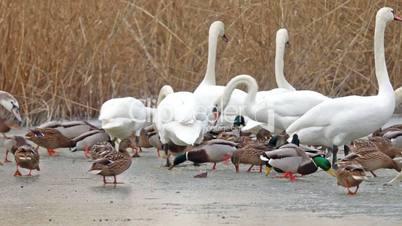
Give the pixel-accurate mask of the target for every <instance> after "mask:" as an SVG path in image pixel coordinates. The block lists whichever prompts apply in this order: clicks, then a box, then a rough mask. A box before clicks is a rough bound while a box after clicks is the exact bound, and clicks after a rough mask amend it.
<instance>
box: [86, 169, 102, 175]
mask: <svg viewBox="0 0 402 226" xmlns="http://www.w3.org/2000/svg"><path fill="white" fill-rule="evenodd" d="M100 172H102V170H88V173H90V174H95V175H97V174H99V173H100Z"/></svg>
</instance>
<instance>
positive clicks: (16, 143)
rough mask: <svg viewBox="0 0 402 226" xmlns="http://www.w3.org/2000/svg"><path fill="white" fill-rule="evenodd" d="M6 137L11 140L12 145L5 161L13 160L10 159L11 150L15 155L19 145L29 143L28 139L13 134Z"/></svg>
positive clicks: (7, 151)
mask: <svg viewBox="0 0 402 226" xmlns="http://www.w3.org/2000/svg"><path fill="white" fill-rule="evenodd" d="M5 139H7V140H9V141H10V142H11V144H12V146H11V147H9V149H7V150H6V154H5V158H4V162H11V161H9V160H8V153H9V152H11V153H12V154H13V155H15V152H16V151H17V149H18V148H19V147H21V146H22V145H29V144H28V142H27V140H25V138H23V137H21V136H11V137H6V138H5Z"/></svg>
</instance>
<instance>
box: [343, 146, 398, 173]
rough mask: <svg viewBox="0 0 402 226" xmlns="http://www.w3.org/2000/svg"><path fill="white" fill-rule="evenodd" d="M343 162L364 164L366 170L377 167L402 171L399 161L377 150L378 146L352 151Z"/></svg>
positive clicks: (372, 169)
mask: <svg viewBox="0 0 402 226" xmlns="http://www.w3.org/2000/svg"><path fill="white" fill-rule="evenodd" d="M342 162H350V163H358V164H360V165H362V166H363V168H364V169H365V170H366V171H374V170H377V169H384V168H385V169H395V170H396V171H398V172H400V171H401V166H400V164H399V163H397V162H396V161H394V160H393V159H392V158H390V157H389V156H388V155H386V154H384V153H382V152H380V151H378V150H377V148H376V147H366V148H360V149H359V151H358V152H357V153H351V154H349V155H347V156H345V158H344V159H342Z"/></svg>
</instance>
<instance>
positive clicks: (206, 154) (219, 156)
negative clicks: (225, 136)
mask: <svg viewBox="0 0 402 226" xmlns="http://www.w3.org/2000/svg"><path fill="white" fill-rule="evenodd" d="M236 145H237V144H236V143H233V142H230V141H226V140H219V139H215V140H210V141H207V142H206V143H205V144H203V145H200V146H196V147H194V148H192V150H191V151H186V152H185V153H183V154H180V155H177V156H176V158H175V159H174V161H173V165H172V166H171V167H170V168H169V170H171V169H173V167H175V166H177V165H179V164H181V163H183V162H185V161H187V160H188V161H192V162H194V163H205V162H211V163H213V164H214V165H213V167H212V169H213V170H215V169H216V163H218V162H222V161H226V160H229V159H230V158H231V157H232V154H233V152H234V151H236Z"/></svg>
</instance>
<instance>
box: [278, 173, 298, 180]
mask: <svg viewBox="0 0 402 226" xmlns="http://www.w3.org/2000/svg"><path fill="white" fill-rule="evenodd" d="M280 178H288V179H289V180H290V182H295V181H296V179H297V177H296V176H295V175H294V174H293V173H292V172H286V173H284V174H283V175H282V176H281V177H280Z"/></svg>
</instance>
